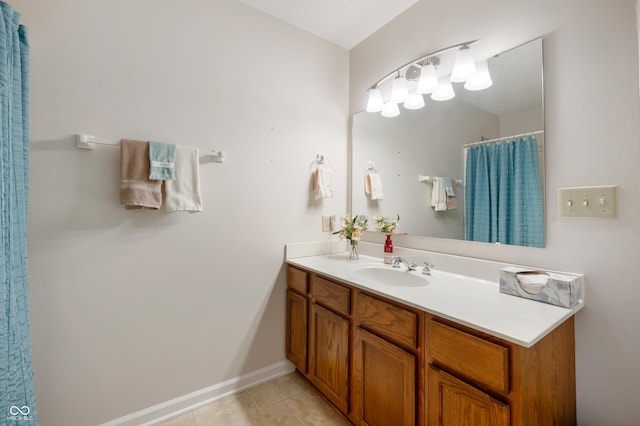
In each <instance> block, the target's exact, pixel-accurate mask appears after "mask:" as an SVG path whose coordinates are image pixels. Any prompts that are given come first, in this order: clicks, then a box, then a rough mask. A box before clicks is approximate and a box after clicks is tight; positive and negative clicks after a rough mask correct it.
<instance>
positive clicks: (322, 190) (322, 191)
mask: <svg viewBox="0 0 640 426" xmlns="http://www.w3.org/2000/svg"><path fill="white" fill-rule="evenodd" d="M332 176H333V171H332V170H331V169H330V168H328V167H326V166H324V167H318V168H317V169H316V170H315V171H314V173H313V190H314V192H315V193H316V200H319V199H321V198H333V177H332Z"/></svg>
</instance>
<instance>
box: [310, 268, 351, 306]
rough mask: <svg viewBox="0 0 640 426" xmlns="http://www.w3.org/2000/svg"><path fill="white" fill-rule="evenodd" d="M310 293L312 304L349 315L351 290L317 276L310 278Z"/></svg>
mask: <svg viewBox="0 0 640 426" xmlns="http://www.w3.org/2000/svg"><path fill="white" fill-rule="evenodd" d="M311 293H312V294H313V302H314V303H317V304H319V305H322V306H324V307H325V308H329V309H332V310H334V311H335V312H338V313H340V314H344V315H349V311H350V309H349V306H350V305H351V290H350V289H349V288H348V287H345V286H342V285H340V284H338V283H334V282H333V281H329V280H326V279H324V278H321V277H319V276H317V275H312V276H311Z"/></svg>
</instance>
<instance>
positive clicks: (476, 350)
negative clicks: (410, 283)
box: [286, 266, 576, 426]
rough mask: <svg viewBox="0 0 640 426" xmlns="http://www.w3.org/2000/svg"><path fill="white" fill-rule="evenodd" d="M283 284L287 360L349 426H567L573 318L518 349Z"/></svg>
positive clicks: (415, 315) (307, 284)
mask: <svg viewBox="0 0 640 426" xmlns="http://www.w3.org/2000/svg"><path fill="white" fill-rule="evenodd" d="M287 278H288V290H287V314H286V315H287V330H286V340H287V347H286V352H287V358H288V359H289V360H291V362H293V363H294V365H295V366H296V368H297V369H298V370H299V371H300V372H302V373H303V374H304V375H305V376H306V377H307V378H308V379H309V381H310V382H311V383H312V384H313V385H314V386H315V387H316V388H317V389H318V390H320V391H321V392H322V393H323V394H324V395H325V397H326V398H327V399H328V400H329V401H331V402H332V403H333V404H334V405H335V406H336V407H337V408H338V409H339V410H340V411H341V412H342V413H343V414H344V415H345V416H346V417H347V418H348V419H349V420H351V421H352V422H353V423H354V424H356V425H368V426H388V425H393V426H403V425H419V426H424V425H429V426H435V425H443V426H460V425H470V426H471V425H473V426H476V425H481V426H484V425H486V426H506V425H512V426H525V425H531V426H538V425H563V426H564V425H575V424H576V387H575V345H574V341H575V339H574V320H573V317H571V318H569V319H568V320H566V321H565V322H564V323H562V324H561V325H559V326H558V327H556V328H555V329H554V330H553V331H552V332H551V333H549V334H548V335H546V336H545V337H544V338H543V339H541V340H540V341H539V342H537V343H536V344H535V345H534V346H532V347H531V348H525V347H522V346H519V345H516V344H513V343H510V342H508V341H505V340H502V339H499V338H497V337H494V336H491V335H488V334H485V333H482V332H479V331H477V330H474V329H471V328H469V327H465V326H462V325H460V324H457V323H454V322H452V321H448V320H446V319H444V318H441V317H437V316H434V315H431V314H427V313H425V312H423V311H420V310H417V309H414V308H412V307H409V306H406V305H404V304H401V303H397V302H395V301H392V300H389V299H386V298H384V297H380V296H378V295H374V294H370V293H368V292H366V291H362V290H360V289H358V288H355V287H351V286H349V285H346V284H344V283H340V282H337V281H333V280H331V279H328V278H325V277H323V276H320V275H318V274H315V273H313V272H307V271H304V270H302V269H298V268H295V267H292V266H289V267H288V271H287Z"/></svg>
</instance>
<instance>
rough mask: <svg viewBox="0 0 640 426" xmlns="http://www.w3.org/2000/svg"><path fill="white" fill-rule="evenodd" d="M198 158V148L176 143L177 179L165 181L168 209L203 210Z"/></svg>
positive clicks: (172, 210) (173, 210) (171, 210)
mask: <svg viewBox="0 0 640 426" xmlns="http://www.w3.org/2000/svg"><path fill="white" fill-rule="evenodd" d="M198 158H199V154H198V148H195V147H191V146H180V145H176V163H175V177H176V179H175V180H166V181H165V182H164V189H165V192H166V194H165V204H166V207H167V211H170V212H175V211H188V212H192V213H193V212H201V211H202V197H201V195H200V164H199V162H198Z"/></svg>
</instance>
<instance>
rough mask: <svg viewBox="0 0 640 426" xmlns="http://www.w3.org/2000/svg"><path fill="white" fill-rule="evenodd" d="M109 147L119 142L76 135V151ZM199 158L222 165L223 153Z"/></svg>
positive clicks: (210, 152)
mask: <svg viewBox="0 0 640 426" xmlns="http://www.w3.org/2000/svg"><path fill="white" fill-rule="evenodd" d="M94 144H98V145H111V146H120V141H119V140H111V139H102V138H96V137H95V136H91V135H83V134H78V135H76V148H78V149H93V145H94ZM200 157H211V158H212V160H213V161H215V162H218V163H222V162H223V161H224V151H218V150H211V151H209V152H204V153H201V154H200Z"/></svg>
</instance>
